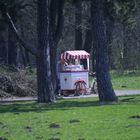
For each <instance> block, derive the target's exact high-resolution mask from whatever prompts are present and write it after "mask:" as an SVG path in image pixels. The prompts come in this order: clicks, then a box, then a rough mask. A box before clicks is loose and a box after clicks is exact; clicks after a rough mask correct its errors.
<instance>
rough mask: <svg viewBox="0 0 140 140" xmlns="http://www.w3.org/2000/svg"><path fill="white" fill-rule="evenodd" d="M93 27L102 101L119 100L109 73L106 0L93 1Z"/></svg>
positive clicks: (99, 91) (98, 81)
mask: <svg viewBox="0 0 140 140" xmlns="http://www.w3.org/2000/svg"><path fill="white" fill-rule="evenodd" d="M91 4H92V17H93V18H92V28H93V37H94V38H95V46H96V73H97V85H98V94H99V100H100V101H117V97H116V95H115V92H114V90H113V88H112V83H111V80H110V75H109V65H108V57H107V54H108V52H107V38H106V34H105V25H104V6H105V0H95V1H92V0H91Z"/></svg>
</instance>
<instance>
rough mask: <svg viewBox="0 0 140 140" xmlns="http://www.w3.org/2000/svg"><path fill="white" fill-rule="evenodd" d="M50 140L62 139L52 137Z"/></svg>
mask: <svg viewBox="0 0 140 140" xmlns="http://www.w3.org/2000/svg"><path fill="white" fill-rule="evenodd" d="M48 140H60V139H59V138H50V139H48Z"/></svg>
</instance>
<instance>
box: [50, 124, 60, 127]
mask: <svg viewBox="0 0 140 140" xmlns="http://www.w3.org/2000/svg"><path fill="white" fill-rule="evenodd" d="M49 127H50V128H60V125H59V124H56V123H52V124H50V125H49Z"/></svg>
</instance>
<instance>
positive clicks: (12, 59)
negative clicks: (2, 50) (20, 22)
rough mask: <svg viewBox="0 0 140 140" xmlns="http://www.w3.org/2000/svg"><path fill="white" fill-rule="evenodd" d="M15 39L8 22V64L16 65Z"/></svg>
mask: <svg viewBox="0 0 140 140" xmlns="http://www.w3.org/2000/svg"><path fill="white" fill-rule="evenodd" d="M16 43H17V40H16V36H15V34H14V33H13V29H12V27H11V25H10V24H9V28H8V64H9V65H14V66H16V65H17V45H16Z"/></svg>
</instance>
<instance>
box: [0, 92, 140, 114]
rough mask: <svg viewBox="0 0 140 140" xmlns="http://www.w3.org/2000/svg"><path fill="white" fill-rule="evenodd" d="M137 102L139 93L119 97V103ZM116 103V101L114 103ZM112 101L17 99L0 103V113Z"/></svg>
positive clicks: (138, 101) (57, 108) (64, 108)
mask: <svg viewBox="0 0 140 140" xmlns="http://www.w3.org/2000/svg"><path fill="white" fill-rule="evenodd" d="M122 103H123V104H124V103H125V104H137V103H138V104H139V103H140V95H129V96H121V97H119V105H120V104H122ZM115 104H116V103H115ZM115 104H114V103H113V104H112V103H100V102H99V101H98V99H97V98H88V99H70V100H65V99H60V100H58V101H57V102H55V103H46V104H45V103H44V104H38V103H37V102H36V101H18V102H7V103H0V113H14V114H20V113H24V112H36V113H40V112H43V111H44V112H46V111H50V110H71V109H73V108H75V107H83V108H85V107H93V106H97V107H98V106H102V105H115Z"/></svg>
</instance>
